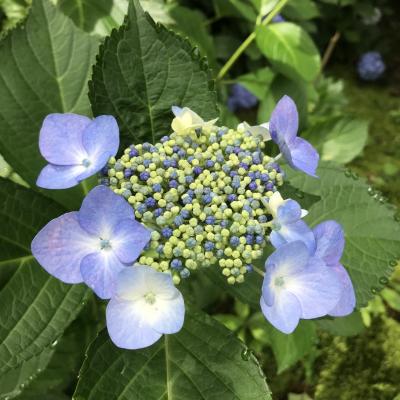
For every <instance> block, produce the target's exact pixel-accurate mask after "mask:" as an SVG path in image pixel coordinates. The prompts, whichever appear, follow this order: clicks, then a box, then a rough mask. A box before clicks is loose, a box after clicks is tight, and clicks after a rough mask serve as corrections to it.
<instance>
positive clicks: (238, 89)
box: [227, 83, 258, 112]
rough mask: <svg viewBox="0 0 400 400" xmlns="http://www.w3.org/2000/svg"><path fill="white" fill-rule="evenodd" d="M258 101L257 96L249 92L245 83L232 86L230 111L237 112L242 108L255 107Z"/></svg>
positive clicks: (229, 99) (229, 102) (228, 103)
mask: <svg viewBox="0 0 400 400" xmlns="http://www.w3.org/2000/svg"><path fill="white" fill-rule="evenodd" d="M257 103H258V99H257V97H256V96H254V94H253V93H251V92H249V91H248V90H247V89H246V88H245V87H244V86H243V85H240V84H239V83H235V84H234V85H232V86H231V90H230V96H229V97H228V102H227V106H228V108H229V110H230V111H232V112H235V111H237V110H240V109H249V108H253V107H255V106H256V105H257Z"/></svg>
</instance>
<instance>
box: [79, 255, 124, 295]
mask: <svg viewBox="0 0 400 400" xmlns="http://www.w3.org/2000/svg"><path fill="white" fill-rule="evenodd" d="M124 268H127V267H126V265H124V264H122V263H121V261H120V260H119V259H118V257H117V256H116V255H115V254H114V252H113V251H112V250H111V249H110V250H100V251H97V252H96V253H92V254H89V255H87V256H86V257H85V258H84V259H83V260H82V262H81V274H82V278H83V281H84V282H85V283H86V285H88V286H89V287H90V288H91V289H92V290H93V291H94V292H95V293H96V294H97V296H99V297H100V298H101V299H109V298H110V297H111V296H112V295H113V293H114V292H115V287H116V284H117V277H118V274H119V273H120V272H121V270H122V269H124Z"/></svg>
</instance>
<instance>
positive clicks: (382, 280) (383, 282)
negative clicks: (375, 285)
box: [379, 276, 389, 285]
mask: <svg viewBox="0 0 400 400" xmlns="http://www.w3.org/2000/svg"><path fill="white" fill-rule="evenodd" d="M388 282H389V279H388V278H386V276H381V277H380V278H379V283H381V284H382V285H386V284H387V283H388Z"/></svg>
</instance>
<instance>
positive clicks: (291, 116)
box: [269, 96, 319, 176]
mask: <svg viewBox="0 0 400 400" xmlns="http://www.w3.org/2000/svg"><path fill="white" fill-rule="evenodd" d="M298 127H299V115H298V112H297V107H296V104H295V103H294V101H293V100H292V99H291V98H290V97H289V96H283V97H282V98H281V99H280V100H279V102H278V104H277V105H276V107H275V108H274V110H273V111H272V114H271V118H270V121H269V131H270V133H271V138H272V140H273V141H274V142H275V143H276V144H277V145H278V146H279V149H280V151H281V153H282V154H283V156H284V157H285V159H286V161H287V163H288V164H289V165H290V166H291V167H292V168H294V169H297V170H300V171H303V172H305V173H306V174H308V175H311V176H316V175H315V172H316V169H317V166H318V161H319V155H318V153H317V151H316V150H315V149H314V147H312V146H311V144H310V143H309V142H307V141H306V140H304V139H302V138H299V137H297V131H298Z"/></svg>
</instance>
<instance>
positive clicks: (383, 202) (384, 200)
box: [379, 196, 387, 204]
mask: <svg viewBox="0 0 400 400" xmlns="http://www.w3.org/2000/svg"><path fill="white" fill-rule="evenodd" d="M386 202H387V199H386V198H385V197H383V196H382V197H380V198H379V203H381V204H385V203H386Z"/></svg>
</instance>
